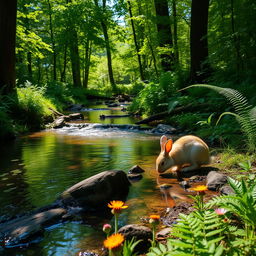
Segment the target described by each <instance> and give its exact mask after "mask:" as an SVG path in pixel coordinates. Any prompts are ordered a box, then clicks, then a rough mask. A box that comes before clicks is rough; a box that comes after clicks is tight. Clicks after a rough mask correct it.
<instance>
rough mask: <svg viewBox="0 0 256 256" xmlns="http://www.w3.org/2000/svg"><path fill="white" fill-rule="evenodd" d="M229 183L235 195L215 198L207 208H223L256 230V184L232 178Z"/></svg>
mask: <svg viewBox="0 0 256 256" xmlns="http://www.w3.org/2000/svg"><path fill="white" fill-rule="evenodd" d="M228 183H229V185H230V186H231V187H232V188H233V190H234V192H235V194H234V195H223V196H218V197H214V198H213V199H212V200H211V201H209V202H208V203H207V206H208V207H213V206H216V205H217V206H220V207H223V208H225V209H227V210H229V211H230V212H232V213H234V214H235V215H237V216H238V217H239V218H240V219H241V220H242V221H243V222H244V223H245V224H246V225H249V226H252V227H253V228H254V229H256V183H255V182H254V184H250V185H249V184H248V183H246V182H245V181H244V180H241V181H238V180H234V179H232V178H230V177H229V178H228Z"/></svg>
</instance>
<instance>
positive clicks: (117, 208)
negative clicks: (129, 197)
mask: <svg viewBox="0 0 256 256" xmlns="http://www.w3.org/2000/svg"><path fill="white" fill-rule="evenodd" d="M108 207H109V208H112V213H113V214H116V213H120V212H121V210H122V209H126V208H127V207H128V205H124V202H122V201H115V200H114V201H111V202H110V203H109V204H108Z"/></svg>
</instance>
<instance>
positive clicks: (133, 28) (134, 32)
mask: <svg viewBox="0 0 256 256" xmlns="http://www.w3.org/2000/svg"><path fill="white" fill-rule="evenodd" d="M127 3H128V9H129V14H130V18H131V25H132V33H133V39H134V44H135V48H136V52H137V57H138V63H139V70H140V79H141V80H142V81H144V80H145V77H144V73H143V68H142V63H141V57H140V53H139V52H140V48H139V44H138V41H137V36H136V31H135V26H134V21H133V15H132V6H131V2H130V1H128V2H127Z"/></svg>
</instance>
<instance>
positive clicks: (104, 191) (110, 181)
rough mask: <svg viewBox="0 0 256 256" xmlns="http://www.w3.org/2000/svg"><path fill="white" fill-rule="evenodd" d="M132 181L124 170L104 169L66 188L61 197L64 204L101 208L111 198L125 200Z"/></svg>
mask: <svg viewBox="0 0 256 256" xmlns="http://www.w3.org/2000/svg"><path fill="white" fill-rule="evenodd" d="M129 186H130V182H129V180H128V178H127V175H126V173H125V172H124V171H121V170H113V171H104V172H101V173H99V174H96V175H94V176H92V177H90V178H88V179H85V180H83V181H81V182H79V183H77V184H75V185H74V186H72V187H70V188H68V189H67V190H65V191H64V192H63V193H62V194H61V196H60V199H61V201H62V202H63V203H64V205H77V206H80V207H83V208H84V209H88V210H90V209H99V208H104V207H105V206H107V203H109V202H110V201H111V200H125V199H126V197H127V195H128V192H129Z"/></svg>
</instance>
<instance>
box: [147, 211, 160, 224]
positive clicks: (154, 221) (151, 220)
mask: <svg viewBox="0 0 256 256" xmlns="http://www.w3.org/2000/svg"><path fill="white" fill-rule="evenodd" d="M159 220H160V215H155V214H153V215H150V216H149V223H150V224H153V225H156V224H159Z"/></svg>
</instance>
